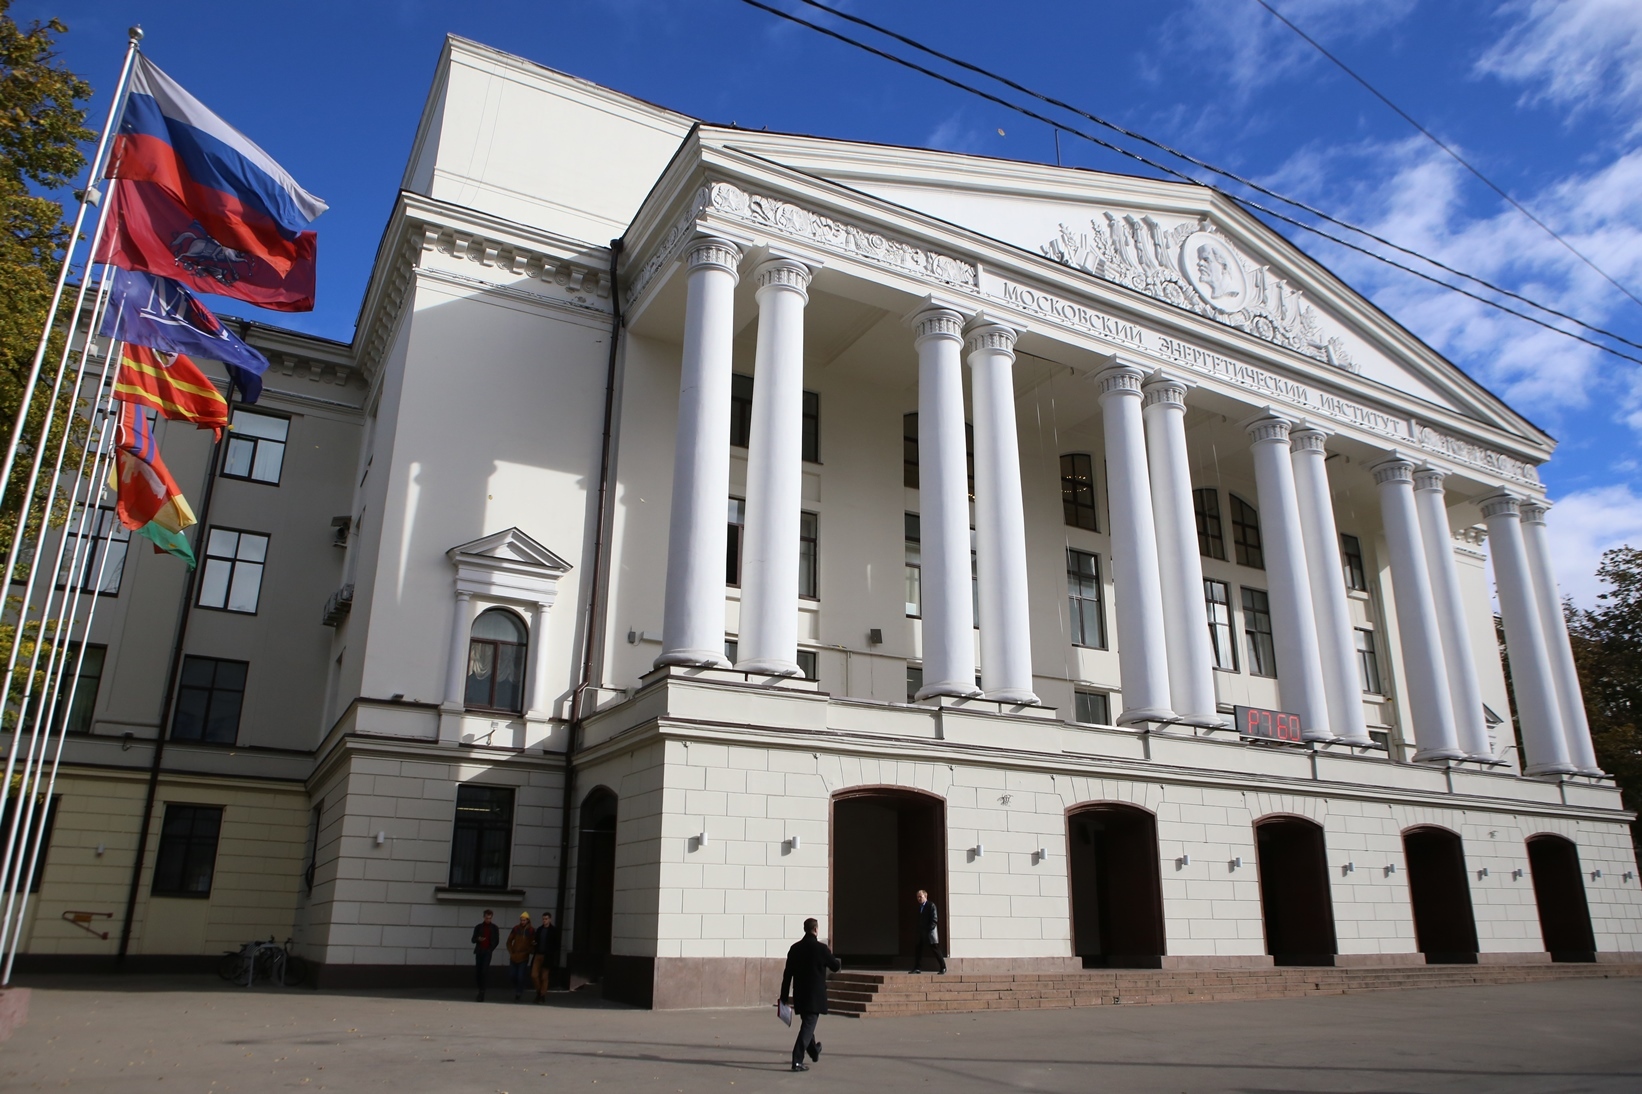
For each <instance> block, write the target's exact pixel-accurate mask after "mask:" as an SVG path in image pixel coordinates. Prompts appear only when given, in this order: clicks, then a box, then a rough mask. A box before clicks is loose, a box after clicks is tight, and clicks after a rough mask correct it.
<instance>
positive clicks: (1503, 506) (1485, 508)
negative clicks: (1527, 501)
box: [1479, 492, 1522, 520]
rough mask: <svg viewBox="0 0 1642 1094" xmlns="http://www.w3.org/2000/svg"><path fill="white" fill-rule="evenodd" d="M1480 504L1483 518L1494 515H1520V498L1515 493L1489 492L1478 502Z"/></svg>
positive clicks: (1487, 518)
mask: <svg viewBox="0 0 1642 1094" xmlns="http://www.w3.org/2000/svg"><path fill="white" fill-rule="evenodd" d="M1479 504H1480V505H1481V506H1482V516H1483V519H1484V520H1489V519H1492V518H1494V517H1520V516H1521V515H1522V499H1521V498H1519V497H1517V496H1516V495H1515V494H1511V493H1506V492H1501V493H1498V494H1490V495H1488V496H1487V497H1486V498H1483V499H1482V501H1481V502H1480V503H1479Z"/></svg>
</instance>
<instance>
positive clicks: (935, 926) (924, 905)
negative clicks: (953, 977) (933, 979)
mask: <svg viewBox="0 0 1642 1094" xmlns="http://www.w3.org/2000/svg"><path fill="white" fill-rule="evenodd" d="M926 947H927V948H928V950H929V952H930V953H932V954H934V955H935V960H936V962H937V963H938V964H939V966H940V967H939V969H938V970H937V971H938V972H940V974H941V975H942V976H945V975H946V958H945V957H942V956H941V913H940V910H939V909H938V908H936V907H935V902H934V901H933V900H931V899H929V891H928V890H926V889H919V890H918V948H917V949H916V950H914V951H913V953H912V971H913V972H923V971H924V950H925V948H926Z"/></svg>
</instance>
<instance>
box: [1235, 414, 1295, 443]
mask: <svg viewBox="0 0 1642 1094" xmlns="http://www.w3.org/2000/svg"><path fill="white" fill-rule="evenodd" d="M1245 428H1247V429H1248V431H1249V436H1250V437H1251V438H1252V439H1253V441H1254V443H1255V444H1263V443H1265V444H1288V443H1289V430H1290V429H1292V428H1293V423H1291V422H1290V421H1289V420H1288V419H1287V418H1280V417H1278V416H1277V415H1275V414H1268V415H1265V416H1263V417H1260V418H1256V419H1255V420H1254V421H1252V422H1249V423H1248V425H1247V426H1246V427H1245Z"/></svg>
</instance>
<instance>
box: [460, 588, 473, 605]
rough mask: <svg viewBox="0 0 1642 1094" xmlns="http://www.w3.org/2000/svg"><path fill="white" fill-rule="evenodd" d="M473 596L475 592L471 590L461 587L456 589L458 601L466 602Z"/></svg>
mask: <svg viewBox="0 0 1642 1094" xmlns="http://www.w3.org/2000/svg"><path fill="white" fill-rule="evenodd" d="M472 598H473V594H472V593H471V592H469V591H468V590H466V589H463V588H461V587H458V588H457V590H456V603H458V604H466V603H467V602H468V601H469V600H471V599H472Z"/></svg>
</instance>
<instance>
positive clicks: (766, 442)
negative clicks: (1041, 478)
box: [656, 238, 1037, 703]
mask: <svg viewBox="0 0 1642 1094" xmlns="http://www.w3.org/2000/svg"><path fill="white" fill-rule="evenodd" d="M741 258H742V254H741V250H740V248H739V247H737V246H736V245H735V244H733V243H731V242H729V241H727V240H722V239H713V238H706V239H699V240H697V241H695V243H693V244H692V245H691V247H690V248H689V250H688V251H687V253H686V260H685V261H686V268H687V271H688V272H687V275H686V277H687V281H686V305H685V320H684V352H683V358H682V374H681V377H680V385H679V416H678V435H677V447H676V451H675V456H674V464H673V505H672V512H671V517H670V521H671V524H670V532H669V539H668V550H667V593H666V605H665V618H664V622H663V626H662V653H661V656H660V657H658V658H657V659H656V664H657V665H683V666H705V667H715V668H728V667H730V666H729V662H728V660H727V659H726V658H725V657H724V622H725V620H724V573H725V550H726V540H725V535H724V503H725V498H726V497H728V495H729V478H730V457H729V447H730V444H729V442H730V374H731V370H730V366H731V340H732V336H733V327H734V292H735V286H736V284H737V280H738V278H739V266H740V262H741ZM753 276H754V278H755V279H756V281H757V285H758V289H757V293H756V298H757V301H758V340H757V349H756V351H755V354H754V359H753V406H752V428H751V432H750V436H749V437H748V446H747V498H746V507H745V512H744V517H743V519H744V525H743V550H742V564H741V625H740V632H739V636H738V640H737V657H738V660H737V661H736V664H735V666H734V667H735V668H737V669H739V670H741V671H744V672H752V673H760V674H765V675H772V676H790V675H796V674H797V673H798V672H799V668H798V578H799V575H798V555H799V539H798V537H799V523H800V515H801V509H802V495H801V490H802V484H803V464H802V460H803V454H802V448H801V438H802V435H803V381H804V307H805V305H806V304H807V302H808V295H807V289H808V286H809V281H810V276H811V271H810V269H809V268H808V267H807V266H806V265H804V264H802V263H800V262H796V261H793V260H791V259H786V258H772V259H769V260H768V261H765V262H763V263H761V264H760V265H759V266H758V268H757V269H756V270H755V271H754V274H753ZM911 325H912V328H913V342H914V345H915V347H916V349H917V353H918V382H919V389H918V421H919V429H918V453H919V484H920V485H919V508H920V514H921V525H922V540H923V542H922V555H923V571H922V579H923V597H924V617H923V645H924V649H923V654H924V686H923V689H922V690H921V691H920V692H919V697H920V698H928V697H931V696H938V695H951V696H975V695H979V694H983V693H984V695H985V696H986V697H987V698H989V699H995V700H999V701H1003V702H1012V703H1035V702H1037V696H1036V695H1035V694H1034V693H1033V690H1032V649H1031V629H1030V618H1029V615H1028V603H1027V593H1026V521H1025V517H1024V512H1023V506H1022V502H1021V474H1020V455H1019V453H1020V446H1019V443H1018V440H1017V437H1016V430H1015V395H1014V384H1013V379H1012V372H1013V366H1014V361H1015V355H1014V344H1015V332H1014V331H1013V330H1011V329H1009V328H1008V327H1004V326H1001V325H998V324H996V323H991V322H988V321H986V320H984V318H980V319H975V320H973V321H971V322H970V323H969V324H968V325H967V328H966V324H965V317H964V316H962V315H961V314H959V313H958V312H956V311H952V310H951V309H948V308H941V307H927V308H924V309H922V310H921V311H919V312H918V313H917V314H915V315H914V316H913V317H912V318H911ZM966 360H967V363H968V365H969V369H970V373H971V378H972V382H973V387H974V406H975V423H974V428H975V529H976V531H975V555H976V566H977V570H978V573H977V581H978V584H979V591H980V605H981V622H982V626H981V666H982V680H981V683H982V688H977V687H976V686H975V647H974V637H973V632H974V627H975V619H974V611H973V604H972V600H971V592H970V534H969V517H970V510H969V483H968V479H969V473H968V459H967V455H966V445H965V440H964V425H965V419H964V399H963V371H962V370H963V365H964V363H965V361H966ZM983 689H984V692H983Z"/></svg>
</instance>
